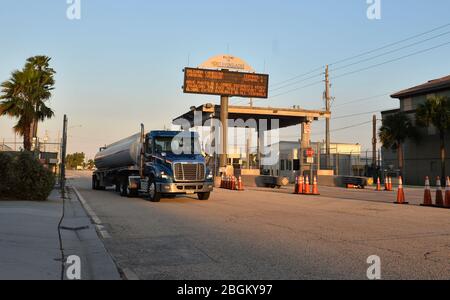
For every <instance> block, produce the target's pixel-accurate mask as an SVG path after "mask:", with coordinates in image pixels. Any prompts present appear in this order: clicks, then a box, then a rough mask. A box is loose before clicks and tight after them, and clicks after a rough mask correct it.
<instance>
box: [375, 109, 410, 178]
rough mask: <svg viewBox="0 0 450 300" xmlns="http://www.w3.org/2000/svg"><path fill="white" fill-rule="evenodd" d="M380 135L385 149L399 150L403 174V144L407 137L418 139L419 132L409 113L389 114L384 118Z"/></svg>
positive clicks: (399, 160)
mask: <svg viewBox="0 0 450 300" xmlns="http://www.w3.org/2000/svg"><path fill="white" fill-rule="evenodd" d="M379 137H380V140H381V142H382V143H383V147H384V148H385V149H391V150H393V151H397V160H398V166H399V169H400V175H401V176H403V168H404V150H403V144H404V143H405V141H406V140H407V139H413V140H418V139H419V134H418V131H417V128H416V127H414V125H413V123H412V121H411V119H410V118H409V117H408V115H407V114H405V113H403V112H400V113H396V114H393V115H389V116H387V117H386V119H385V120H383V126H382V127H381V128H380V132H379Z"/></svg>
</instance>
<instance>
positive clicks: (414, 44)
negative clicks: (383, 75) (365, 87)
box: [332, 31, 450, 71]
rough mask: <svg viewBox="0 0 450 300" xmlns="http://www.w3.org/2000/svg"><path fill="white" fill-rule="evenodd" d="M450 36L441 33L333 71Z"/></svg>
mask: <svg viewBox="0 0 450 300" xmlns="http://www.w3.org/2000/svg"><path fill="white" fill-rule="evenodd" d="M448 34H450V31H447V32H444V33H441V34H439V35H436V36H433V37H431V38H428V39H425V40H421V41H418V42H415V43H412V44H409V45H406V46H403V47H400V48H397V49H394V50H391V51H388V52H384V53H381V54H378V55H375V56H372V57H369V58H365V59H363V60H359V61H357V62H354V63H351V64H348V65H344V66H342V67H338V68H335V69H333V70H332V71H337V70H341V69H346V68H348V67H351V66H355V65H358V64H360V63H363V62H367V61H371V60H374V59H376V58H379V57H382V56H386V55H389V54H392V53H395V52H398V51H401V50H404V49H407V48H411V47H413V46H416V45H420V44H423V43H425V42H428V41H431V40H434V39H437V38H439V37H442V36H445V35H448Z"/></svg>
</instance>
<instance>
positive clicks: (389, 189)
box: [388, 177, 394, 192]
mask: <svg viewBox="0 0 450 300" xmlns="http://www.w3.org/2000/svg"><path fill="white" fill-rule="evenodd" d="M388 191H389V192H393V191H394V185H393V184H392V177H389V185H388Z"/></svg>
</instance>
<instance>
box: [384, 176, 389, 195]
mask: <svg viewBox="0 0 450 300" xmlns="http://www.w3.org/2000/svg"><path fill="white" fill-rule="evenodd" d="M384 190H385V191H386V192H388V191H389V177H386V178H385V179H384Z"/></svg>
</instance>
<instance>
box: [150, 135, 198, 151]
mask: <svg viewBox="0 0 450 300" xmlns="http://www.w3.org/2000/svg"><path fill="white" fill-rule="evenodd" d="M155 152H156V153H175V154H201V148H200V142H199V140H198V138H189V137H185V138H178V137H158V138H156V139H155Z"/></svg>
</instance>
